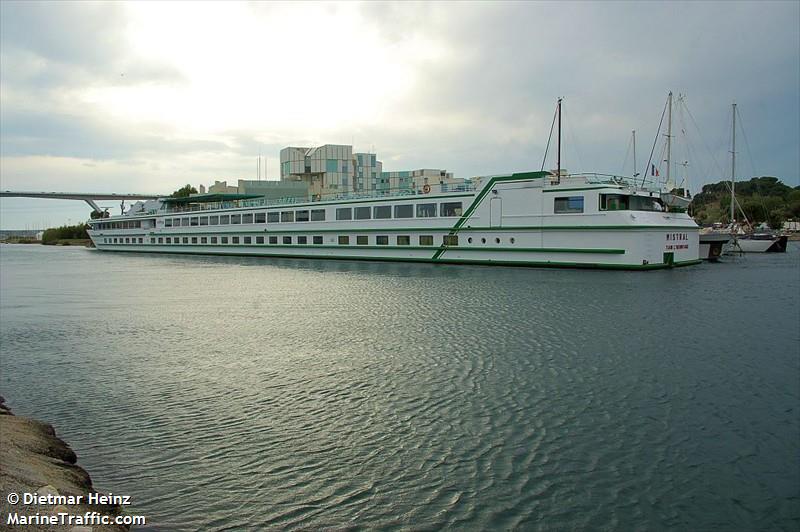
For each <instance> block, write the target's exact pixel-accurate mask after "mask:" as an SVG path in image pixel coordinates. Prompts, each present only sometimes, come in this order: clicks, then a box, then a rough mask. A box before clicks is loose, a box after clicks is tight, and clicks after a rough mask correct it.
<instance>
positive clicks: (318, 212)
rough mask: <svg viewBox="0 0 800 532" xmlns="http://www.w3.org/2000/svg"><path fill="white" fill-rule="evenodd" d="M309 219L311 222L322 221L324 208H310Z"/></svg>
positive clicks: (323, 219)
mask: <svg viewBox="0 0 800 532" xmlns="http://www.w3.org/2000/svg"><path fill="white" fill-rule="evenodd" d="M311 221H312V222H324V221H325V209H312V210H311Z"/></svg>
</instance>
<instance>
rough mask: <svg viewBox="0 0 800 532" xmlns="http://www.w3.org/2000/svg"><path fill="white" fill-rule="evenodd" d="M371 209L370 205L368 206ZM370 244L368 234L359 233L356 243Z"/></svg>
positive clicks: (360, 244)
mask: <svg viewBox="0 0 800 532" xmlns="http://www.w3.org/2000/svg"><path fill="white" fill-rule="evenodd" d="M367 209H369V207H367ZM367 244H369V237H368V236H367V235H359V236H357V237H356V245H358V246H366V245H367Z"/></svg>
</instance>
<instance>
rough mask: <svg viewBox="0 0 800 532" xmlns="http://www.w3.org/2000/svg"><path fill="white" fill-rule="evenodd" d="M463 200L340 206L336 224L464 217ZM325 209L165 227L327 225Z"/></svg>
mask: <svg viewBox="0 0 800 532" xmlns="http://www.w3.org/2000/svg"><path fill="white" fill-rule="evenodd" d="M463 211H464V209H463V205H462V202H460V201H454V202H446V203H418V204H416V205H412V204H407V205H379V206H375V207H339V208H337V209H336V212H335V215H336V220H337V221H346V220H373V219H374V220H391V219H392V218H414V217H415V214H416V218H436V217H444V218H447V217H458V216H461V215H462V214H463ZM325 219H326V216H325V209H301V210H296V211H270V212H254V213H253V212H251V213H246V214H222V215H216V216H190V217H189V216H187V217H182V218H165V219H164V227H196V226H203V225H237V224H252V223H257V224H263V223H287V222H324V221H325ZM139 228H141V221H139V220H135V221H126V222H101V223H98V224H95V225H94V229H96V230H105V229H139Z"/></svg>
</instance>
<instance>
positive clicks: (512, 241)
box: [510, 236, 515, 244]
mask: <svg viewBox="0 0 800 532" xmlns="http://www.w3.org/2000/svg"><path fill="white" fill-rule="evenodd" d="M510 242H511V243H512V244H513V243H514V242H515V240H514V237H513V236H512V237H511V240H510Z"/></svg>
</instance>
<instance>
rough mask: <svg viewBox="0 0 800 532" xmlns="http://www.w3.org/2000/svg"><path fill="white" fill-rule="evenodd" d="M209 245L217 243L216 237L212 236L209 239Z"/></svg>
mask: <svg viewBox="0 0 800 532" xmlns="http://www.w3.org/2000/svg"><path fill="white" fill-rule="evenodd" d="M211 243H212V244H216V243H217V237H215V236H212V237H211Z"/></svg>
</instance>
